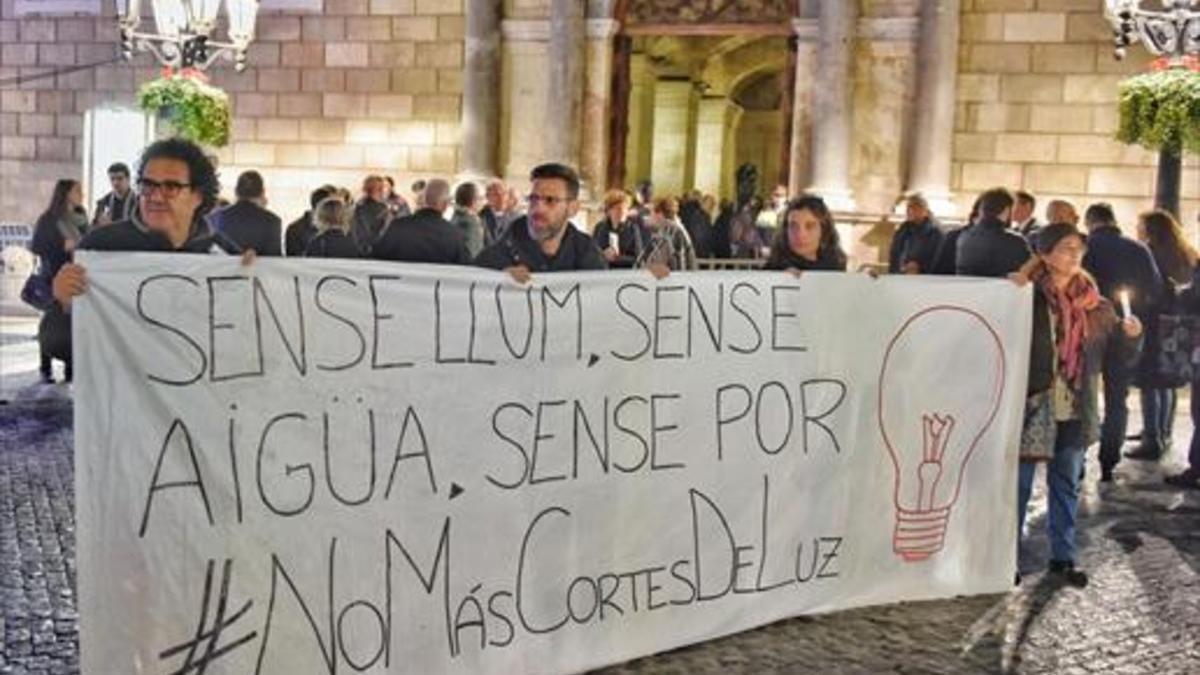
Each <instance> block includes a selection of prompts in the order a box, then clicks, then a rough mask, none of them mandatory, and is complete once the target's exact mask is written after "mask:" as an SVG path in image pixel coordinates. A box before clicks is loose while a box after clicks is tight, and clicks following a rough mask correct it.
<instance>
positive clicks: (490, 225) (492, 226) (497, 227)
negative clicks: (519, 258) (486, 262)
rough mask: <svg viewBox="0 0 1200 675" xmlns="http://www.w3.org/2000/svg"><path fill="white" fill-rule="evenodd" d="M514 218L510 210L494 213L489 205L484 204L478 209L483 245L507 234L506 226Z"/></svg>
mask: <svg viewBox="0 0 1200 675" xmlns="http://www.w3.org/2000/svg"><path fill="white" fill-rule="evenodd" d="M515 218H516V216H515V215H513V213H512V212H510V211H502V212H500V213H496V212H495V211H493V210H492V207H491V205H490V204H489V205H487V206H484V207H483V208H482V209H480V211H479V220H480V221H481V222H482V223H483V235H484V238H483V245H484V246H490V245H491V244H494V243H496V242H498V241H500V240H501V239H503V238H505V237H507V236H508V227H509V225H511V224H512V221H513V220H514V219H515Z"/></svg>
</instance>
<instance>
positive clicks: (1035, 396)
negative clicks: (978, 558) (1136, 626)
mask: <svg viewBox="0 0 1200 675" xmlns="http://www.w3.org/2000/svg"><path fill="white" fill-rule="evenodd" d="M1037 248H1038V261H1037V264H1036V265H1035V266H1034V267H1033V269H1032V271H1031V273H1030V275H1029V279H1030V280H1031V281H1032V282H1033V284H1034V291H1033V307H1034V310H1033V342H1032V351H1031V353H1030V359H1029V392H1028V393H1029V398H1028V402H1027V405H1026V412H1025V428H1024V429H1023V431H1022V435H1021V465H1020V473H1019V475H1020V483H1019V490H1018V496H1017V509H1018V517H1019V522H1020V530H1021V531H1024V526H1025V512H1026V507H1027V505H1028V503H1029V495H1030V493H1031V492H1032V491H1033V478H1034V472H1035V471H1036V469H1037V464H1038V463H1039V462H1045V463H1046V482H1047V485H1048V488H1049V495H1048V500H1049V504H1048V508H1047V511H1048V514H1047V521H1048V527H1049V535H1050V567H1049V571H1050V573H1051V574H1053V575H1055V576H1058V577H1060V578H1061V579H1062V580H1063V581H1065V582H1066V583H1068V584H1071V585H1072V586H1077V587H1083V586H1086V585H1087V582H1088V577H1087V574H1086V573H1084V572H1083V571H1082V570H1079V569H1077V568H1076V566H1075V564H1076V559H1075V514H1076V510H1077V508H1078V505H1079V483H1080V475H1081V474H1082V473H1083V471H1082V468H1083V462H1084V457H1085V451H1086V449H1087V447H1088V446H1089V445H1091V444H1092V443H1094V442H1096V441H1097V440H1098V439H1099V437H1100V415H1099V406H1098V404H1097V396H1096V394H1097V391H1098V388H1099V378H1100V374H1101V372H1102V366H1103V359H1104V354H1105V349H1104V347H1105V343H1106V342H1107V340H1108V337H1109V335H1110V334H1111V333H1112V331H1114V330H1121V331H1122V333H1123V334H1124V338H1125V339H1123V340H1120V343H1121V345H1122V348H1121V349H1120V350H1119V352H1118V356H1117V357H1118V358H1122V359H1126V360H1128V362H1129V363H1130V364H1132V362H1133V361H1134V360H1136V358H1137V355H1138V346H1139V344H1138V343H1139V342H1140V338H1141V335H1142V324H1141V323H1140V322H1139V321H1138V319H1137V317H1136V316H1126V317H1118V316H1117V314H1116V312H1115V311H1114V309H1113V306H1112V303H1110V302H1109V301H1108V300H1106V299H1105V298H1104V297H1103V296H1101V295H1100V291H1099V289H1098V288H1097V286H1096V282H1095V280H1093V279H1092V277H1091V276H1090V275H1088V273H1087V272H1085V271H1084V270H1083V265H1082V263H1083V255H1084V253H1086V252H1087V244H1086V237H1085V236H1084V235H1083V233H1081V232H1080V231H1079V230H1077V229H1075V226H1073V225H1068V224H1062V223H1059V224H1054V225H1049V226H1047V227H1045V228H1043V229H1042V230H1041V232H1040V233H1039V234H1038V240H1037ZM1018 578H1019V577H1018Z"/></svg>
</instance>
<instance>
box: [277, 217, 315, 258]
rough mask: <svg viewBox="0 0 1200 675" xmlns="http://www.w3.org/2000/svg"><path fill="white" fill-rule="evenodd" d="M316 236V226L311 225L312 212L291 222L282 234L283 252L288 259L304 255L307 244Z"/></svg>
mask: <svg viewBox="0 0 1200 675" xmlns="http://www.w3.org/2000/svg"><path fill="white" fill-rule="evenodd" d="M315 236H317V226H316V225H313V224H312V211H305V212H304V215H302V216H300V217H299V218H297V219H295V220H293V221H292V222H291V224H290V225H288V226H287V231H286V232H284V234H283V252H284V254H285V255H287V256H288V257H297V256H302V255H304V251H305V249H307V248H308V242H309V241H310V240H312V238H313V237H315Z"/></svg>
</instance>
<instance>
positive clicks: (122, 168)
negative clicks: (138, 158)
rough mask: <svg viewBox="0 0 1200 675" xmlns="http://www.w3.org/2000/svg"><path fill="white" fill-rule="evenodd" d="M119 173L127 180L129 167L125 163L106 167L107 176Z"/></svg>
mask: <svg viewBox="0 0 1200 675" xmlns="http://www.w3.org/2000/svg"><path fill="white" fill-rule="evenodd" d="M114 173H119V174H121V175H122V176H125V177H126V178H129V165H128V164H126V163H125V162H114V163H112V164H109V165H108V174H109V175H112V174H114Z"/></svg>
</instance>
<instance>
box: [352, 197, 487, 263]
mask: <svg viewBox="0 0 1200 675" xmlns="http://www.w3.org/2000/svg"><path fill="white" fill-rule="evenodd" d="M361 243H362V242H361V241H360V242H359V244H360V248H361ZM371 257H372V258H376V259H378V260H392V261H396V262H416V263H434V264H442V265H469V264H471V254H470V253H468V252H467V244H466V241H465V239H464V238H463V234H462V232H461V231H460V230H459V229H458V228H457V227H455V226H454V225H452V224H451V223H450V221H448V220H446V219H445V218H443V217H442V214H441V213H440V212H438V211H437V210H436V209H430V208H423V209H419V210H417V212H416V213H414V214H412V215H411V216H405V217H403V218H397V219H395V220H393V221H392V223H391V224H390V225H388V226H387V229H386V230H384V232H383V234H382V235H381V236H380V237H379V239H378V240H377V241H376V242H375V245H374V247H373V248H372V249H371Z"/></svg>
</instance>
